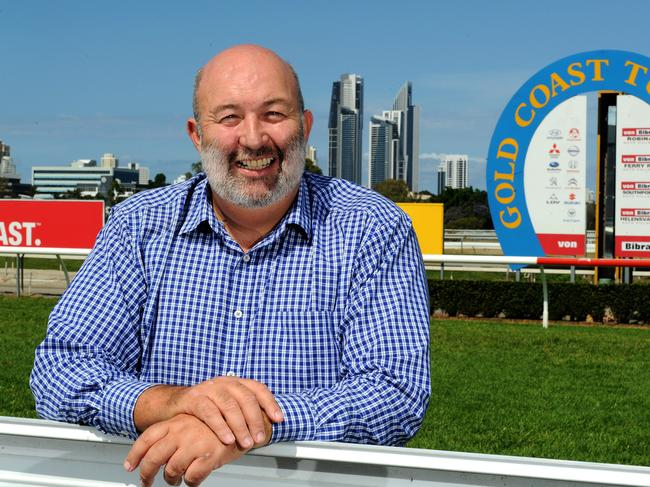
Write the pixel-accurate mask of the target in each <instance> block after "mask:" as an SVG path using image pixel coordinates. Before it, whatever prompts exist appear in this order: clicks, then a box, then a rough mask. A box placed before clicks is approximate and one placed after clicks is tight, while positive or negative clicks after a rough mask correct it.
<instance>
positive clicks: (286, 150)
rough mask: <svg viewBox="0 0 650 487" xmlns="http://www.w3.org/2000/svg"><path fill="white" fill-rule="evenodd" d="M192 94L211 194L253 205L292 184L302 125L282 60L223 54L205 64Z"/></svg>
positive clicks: (301, 149)
mask: <svg viewBox="0 0 650 487" xmlns="http://www.w3.org/2000/svg"><path fill="white" fill-rule="evenodd" d="M197 101H198V107H199V113H200V126H201V139H200V150H201V158H202V160H203V168H204V170H205V172H206V174H207V176H208V179H209V182H210V186H211V188H212V191H213V192H214V193H215V194H217V195H218V196H219V197H221V198H223V199H225V200H228V201H230V202H232V203H234V204H237V205H239V206H243V207H247V208H256V207H264V206H268V205H270V204H272V203H274V202H276V201H278V200H280V199H282V198H283V197H285V196H287V195H289V194H290V193H291V192H292V191H294V190H295V189H296V188H297V186H298V184H299V182H300V177H301V176H302V172H303V169H304V164H305V159H304V157H305V131H306V130H305V128H304V125H303V116H302V115H303V114H302V113H301V112H300V110H299V108H298V101H297V88H296V84H295V80H294V78H293V76H292V74H291V72H290V71H289V70H288V67H287V66H286V65H285V64H284V63H282V62H280V61H279V60H278V59H276V58H274V57H272V56H268V55H264V53H256V52H253V53H243V54H241V53H240V55H238V56H226V59H224V60H221V62H216V63H211V64H209V65H208V66H206V69H205V71H204V75H203V78H202V80H201V84H200V87H199V90H198V93H197ZM310 122H311V119H310V120H309V123H308V125H309V126H308V127H307V131H308V129H309V128H310Z"/></svg>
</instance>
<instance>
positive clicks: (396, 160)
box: [368, 81, 420, 191]
mask: <svg viewBox="0 0 650 487" xmlns="http://www.w3.org/2000/svg"><path fill="white" fill-rule="evenodd" d="M411 97H412V87H411V83H410V82H409V81H407V82H406V83H404V85H403V86H402V87H401V88H400V90H399V92H398V93H397V96H396V97H395V101H394V102H393V109H392V110H384V111H383V112H382V115H381V117H379V116H375V117H374V119H375V122H373V121H371V122H370V127H371V130H373V129H374V130H375V131H381V130H383V129H381V128H380V127H379V126H378V125H377V124H379V122H378V121H377V120H383V121H384V122H385V121H390V122H391V124H392V127H393V130H392V134H393V135H392V144H393V148H392V150H391V151H390V152H386V153H385V154H386V157H389V158H390V161H389V159H386V161H385V165H390V167H391V169H390V171H387V172H386V173H385V174H384V177H383V179H401V180H402V181H404V182H405V183H406V184H407V186H408V187H409V188H410V189H411V191H418V186H419V177H418V176H419V175H418V173H419V170H420V165H419V151H420V109H419V107H417V106H415V105H413V102H412V99H411ZM373 124H374V125H373ZM378 133H379V132H378ZM372 140H373V136H372V134H371V136H370V141H371V143H372ZM369 151H370V152H369V154H370V158H369V159H368V164H369V166H368V179H369V182H370V184H376V183H377V182H379V181H380V180H377V178H378V177H379V173H378V172H377V171H378V170H379V165H380V163H379V162H378V160H377V157H379V155H378V153H377V152H373V147H372V146H371V147H370V148H369ZM373 156H374V160H372V158H373ZM373 168H374V170H375V174H374V175H373V174H372V170H373ZM383 179H382V180H383Z"/></svg>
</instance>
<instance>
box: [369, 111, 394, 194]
mask: <svg viewBox="0 0 650 487" xmlns="http://www.w3.org/2000/svg"><path fill="white" fill-rule="evenodd" d="M368 128H369V130H368V187H370V188H372V187H374V186H375V185H376V184H377V183H381V182H382V181H384V180H386V179H398V178H397V176H396V173H397V161H398V160H399V147H400V145H399V142H400V140H399V128H398V122H395V121H394V120H391V112H390V111H385V112H384V113H383V114H382V116H374V117H371V118H370V125H369V127H368Z"/></svg>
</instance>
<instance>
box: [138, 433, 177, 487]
mask: <svg viewBox="0 0 650 487" xmlns="http://www.w3.org/2000/svg"><path fill="white" fill-rule="evenodd" d="M166 440H167V438H166V437H165V438H163V439H161V440H160V441H158V442H157V443H156V444H154V445H153V446H152V447H151V448H150V449H149V451H148V452H147V453H146V455H145V456H144V458H143V459H142V461H141V462H140V485H141V487H150V486H151V485H153V481H154V479H155V477H156V474H157V473H158V471H159V470H160V467H162V466H163V465H165V464H166V463H167V462H168V461H169V459H170V458H171V457H172V456H173V455H174V453H175V452H176V449H177V445H176V443H174V442H173V441H169V440H168V441H166ZM165 470H167V468H165ZM183 472H184V470H183V471H181V472H179V473H177V472H176V471H174V473H175V474H176V477H177V479H176V482H177V483H175V484H171V485H180V480H181V479H182V478H183Z"/></svg>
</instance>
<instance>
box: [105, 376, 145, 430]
mask: <svg viewBox="0 0 650 487" xmlns="http://www.w3.org/2000/svg"><path fill="white" fill-rule="evenodd" d="M156 385H158V384H153V383H151V382H142V381H139V380H135V379H122V380H117V381H115V382H112V383H110V384H109V385H108V386H107V387H106V389H105V391H104V394H103V398H102V404H101V409H100V411H99V414H98V415H97V421H98V424H97V425H96V426H97V427H98V428H99V429H100V430H101V431H103V432H104V433H111V434H114V435H120V436H127V437H129V438H131V439H136V438H137V437H138V431H137V430H136V428H135V421H134V419H133V411H134V409H135V403H136V401H137V400H138V398H139V397H140V394H142V393H143V392H144V391H146V390H147V389H149V388H150V387H153V386H156Z"/></svg>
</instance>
